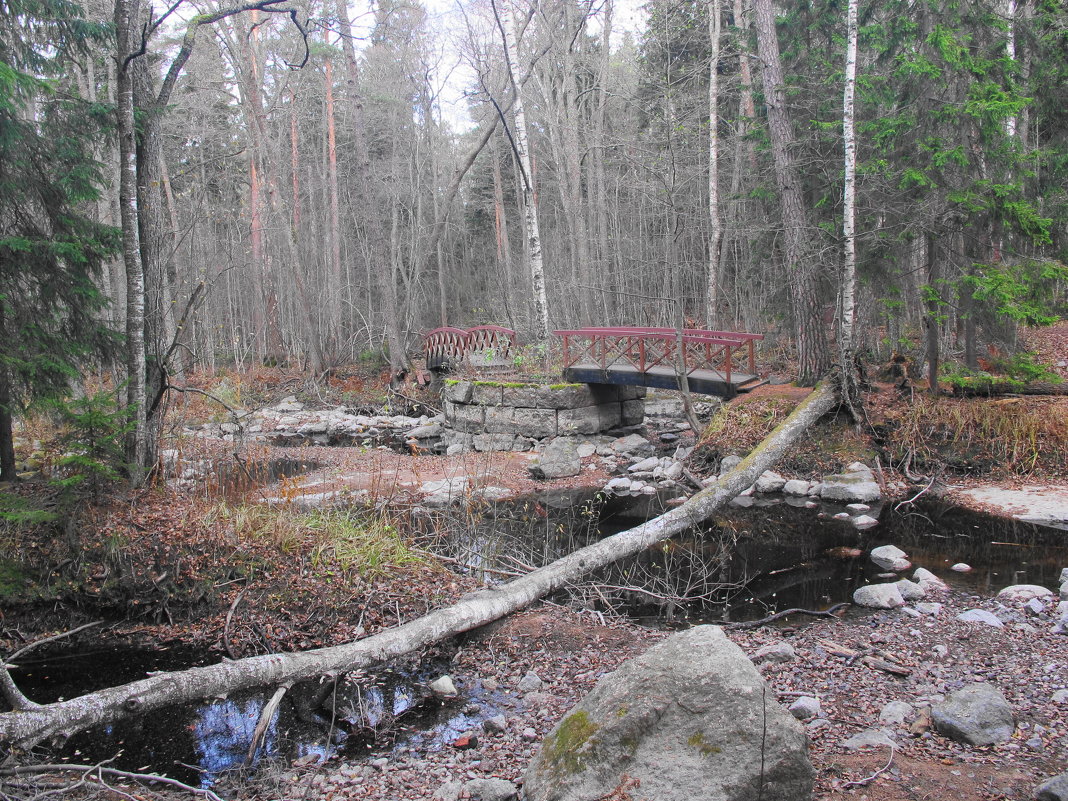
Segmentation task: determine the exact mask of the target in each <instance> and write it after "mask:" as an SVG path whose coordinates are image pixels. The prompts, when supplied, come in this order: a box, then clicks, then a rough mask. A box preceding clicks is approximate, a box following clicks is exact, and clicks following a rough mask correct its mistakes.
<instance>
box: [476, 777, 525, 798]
mask: <svg viewBox="0 0 1068 801" xmlns="http://www.w3.org/2000/svg"><path fill="white" fill-rule="evenodd" d="M464 790H466V791H467V793H468V795H469V796H470V797H471V798H474V799H477V801H512V799H515V798H518V797H519V794H518V792H517V791H516V789H515V785H514V784H512V783H511V782H509V781H505V780H504V779H471V781H469V782H467V783H466V784H465V785H464Z"/></svg>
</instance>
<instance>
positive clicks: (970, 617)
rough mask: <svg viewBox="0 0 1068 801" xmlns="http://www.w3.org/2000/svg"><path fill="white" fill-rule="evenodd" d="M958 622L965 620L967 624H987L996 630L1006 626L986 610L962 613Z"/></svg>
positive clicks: (970, 610)
mask: <svg viewBox="0 0 1068 801" xmlns="http://www.w3.org/2000/svg"><path fill="white" fill-rule="evenodd" d="M957 620H963V621H964V622H965V623H985V624H986V625H988V626H993V627H994V628H996V629H1000V628H1004V627H1005V624H1004V623H1002V622H1001V621H1000V620H998V618H997V617H996V616H995V615H994V613H993V612H988V611H986V610H985V609H969V610H967V611H965V612H961V613H960V614H959V615H957Z"/></svg>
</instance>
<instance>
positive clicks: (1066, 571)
mask: <svg viewBox="0 0 1068 801" xmlns="http://www.w3.org/2000/svg"><path fill="white" fill-rule="evenodd" d="M1065 582H1068V567H1062V568H1061V577H1060V578H1059V579H1057V583H1058V584H1064V583H1065Z"/></svg>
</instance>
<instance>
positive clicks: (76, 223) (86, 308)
mask: <svg viewBox="0 0 1068 801" xmlns="http://www.w3.org/2000/svg"><path fill="white" fill-rule="evenodd" d="M0 8H3V12H4V13H3V14H0V480H3V481H9V480H13V479H14V478H15V456H14V446H13V436H12V418H13V415H14V413H15V412H16V411H18V410H20V409H21V408H24V406H25V404H27V403H28V402H30V401H33V400H39V399H42V398H47V397H53V396H57V395H62V394H63V393H64V392H65V391H66V390H67V388H68V386H69V383H70V380H71V379H72V378H73V377H75V376H77V375H78V374H79V369H80V368H81V367H83V366H84V365H85V364H86V363H87V362H89V361H90V360H91V359H92V358H94V357H96V356H100V355H102V354H104V353H106V352H108V350H109V349H110V348H111V347H112V346H113V345H115V344H116V342H117V340H116V337H115V335H114V334H113V333H112V332H111V331H109V330H108V329H107V328H106V327H105V326H104V325H103V324H102V323H101V321H100V320H99V318H98V314H97V313H98V312H99V310H100V309H101V307H102V306H103V304H104V299H103V296H102V295H101V293H100V292H99V290H98V289H97V286H96V284H95V283H94V281H95V279H96V277H97V275H98V273H99V271H100V268H101V266H102V264H103V263H104V260H105V259H107V258H109V257H110V256H111V255H112V254H114V253H115V252H116V249H117V247H118V236H117V231H116V230H115V229H113V228H110V227H108V226H103V225H100V224H99V223H97V222H95V221H94V220H92V219H91V218H90V217H89V216H88V215H87V213H86V209H87V208H88V204H89V203H90V202H91V201H93V200H95V199H96V197H97V195H98V191H99V190H98V187H99V185H100V175H99V173H98V170H97V164H96V162H95V161H94V159H93V157H92V144H93V142H94V140H95V139H96V138H98V137H99V136H101V135H102V126H103V121H104V120H105V119H106V116H105V115H106V113H107V109H103V108H97V107H94V106H91V105H90V104H88V103H86V102H84V101H81V100H79V99H78V98H77V97H73V96H69V95H67V94H66V93H64V92H63V91H62V88H61V86H60V83H59V81H58V78H57V76H60V75H61V74H62V71H63V70H64V68H65V67H67V66H69V64H70V59H71V57H72V56H74V55H75V54H77V53H78V52H79V51H82V50H84V49H85V48H87V47H88V46H89V45H90V44H91V43H92V42H93V41H94V40H97V39H99V38H101V37H102V36H103V35H104V33H105V30H104V29H103V28H102V27H100V26H95V25H93V24H91V23H88V22H86V21H85V20H84V19H83V17H82V14H81V9H80V8H79V7H78V6H77V5H75V4H73V3H70V2H67V1H66V0H14V1H13V2H12V1H11V0H0Z"/></svg>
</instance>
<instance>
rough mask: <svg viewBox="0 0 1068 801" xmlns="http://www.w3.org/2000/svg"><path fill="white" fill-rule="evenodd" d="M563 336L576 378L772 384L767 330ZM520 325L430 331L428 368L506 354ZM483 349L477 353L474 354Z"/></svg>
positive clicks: (593, 331)
mask: <svg viewBox="0 0 1068 801" xmlns="http://www.w3.org/2000/svg"><path fill="white" fill-rule="evenodd" d="M554 333H555V334H556V335H557V336H558V337H560V339H561V340H562V342H563V353H564V379H565V380H566V381H569V382H572V383H576V384H626V385H630V386H643V387H658V388H661V389H679V375H680V373H684V374H685V376H686V381H687V384H688V385H689V389H690V391H691V392H697V393H701V394H704V395H716V396H718V397H721V398H733V397H734V396H735V395H738V394H739V393H743V392H749V391H750V390H753V389H756V388H757V387H758V386H760V385H761V384H764V383H766V382H765V381H764V380H763V379H761V378H760V376H759V375H758V374H757V369H756V354H755V351H754V343H755V342H756V341H757V340H759V339H763V338H764V337H763V335H761V334H745V333H739V332H735V331H705V330H703V329H697V328H687V329H684V330H682V331H679V330H677V329H674V328H648V327H642V326H619V327H614V328H578V329H573V330H566V331H555V332H554ZM514 342H515V332H514V331H512V330H510V329H507V328H501V327H500V326H491V325H483V326H477V327H476V328H471V329H468V330H466V331H465V330H463V329H460V328H448V327H446V328H437V329H435V330H433V331H431V332H430V333H429V334H427V335H426V337H425V339H424V350H425V352H426V360H427V368H428V369H431V370H434V369H440V368H443V367H448V366H449V365H452V364H456V363H458V362H459V361H460V360H462V359H465V358H467V359H469V360H471V361H472V363H474V364H476V365H477V364H478V363H479V362H480V361H482V360H484V359H485V358H486V355H487V354H488V355H489V356H491V357H492V360H494V361H504V360H506V359H507V357H508V356H509V351H510V349H511V347H512V345H513V344H514ZM472 355H477V359H472Z"/></svg>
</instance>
